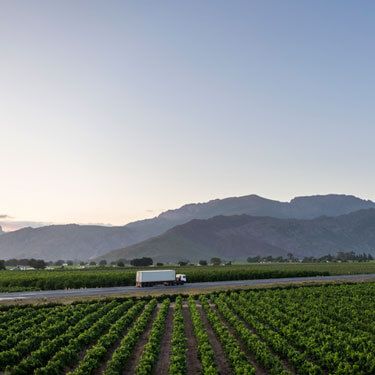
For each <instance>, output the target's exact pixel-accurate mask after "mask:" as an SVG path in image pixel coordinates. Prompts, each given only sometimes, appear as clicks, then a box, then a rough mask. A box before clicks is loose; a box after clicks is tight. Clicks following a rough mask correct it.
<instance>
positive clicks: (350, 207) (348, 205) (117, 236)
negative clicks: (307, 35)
mask: <svg viewBox="0 0 375 375" xmlns="http://www.w3.org/2000/svg"><path fill="white" fill-rule="evenodd" d="M368 208H375V203H374V202H372V201H369V200H363V199H360V198H357V197H354V196H352V195H337V194H330V195H317V196H309V197H297V198H294V199H292V200H291V201H290V202H279V201H275V200H270V199H266V198H262V197H260V196H258V195H247V196H243V197H232V198H225V199H215V200H212V201H209V202H206V203H194V204H187V205H184V206H182V207H180V208H178V209H174V210H168V211H165V212H163V213H161V214H160V215H159V216H158V217H155V218H152V219H146V220H141V221H136V222H133V223H129V224H127V225H125V226H120V227H104V226H98V225H75V224H70V225H51V226H45V227H41V228H35V229H33V228H23V229H20V230H17V231H15V232H10V233H4V234H2V235H1V237H0V259H9V258H21V257H23V258H30V257H35V258H43V259H46V260H57V259H82V260H86V259H91V258H95V257H98V256H100V255H102V254H105V253H107V252H109V251H111V250H113V249H119V248H124V247H127V246H130V245H133V244H137V243H140V242H142V241H144V240H147V239H150V238H152V237H155V236H159V235H160V234H162V233H164V232H165V231H167V230H169V229H171V228H173V227H175V226H176V225H181V224H185V223H187V222H189V221H191V220H193V219H208V218H212V217H214V216H218V215H224V216H232V215H242V214H246V215H252V216H270V217H274V218H281V219H282V218H297V219H311V218H316V217H319V216H339V215H343V214H347V213H350V212H354V211H358V210H362V209H368Z"/></svg>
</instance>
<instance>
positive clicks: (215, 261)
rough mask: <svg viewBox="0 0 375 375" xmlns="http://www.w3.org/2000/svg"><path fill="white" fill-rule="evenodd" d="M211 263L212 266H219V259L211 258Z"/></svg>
mask: <svg viewBox="0 0 375 375" xmlns="http://www.w3.org/2000/svg"><path fill="white" fill-rule="evenodd" d="M211 264H213V265H214V266H220V264H221V259H220V258H217V257H214V258H211Z"/></svg>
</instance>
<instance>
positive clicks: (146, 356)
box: [135, 299, 170, 375]
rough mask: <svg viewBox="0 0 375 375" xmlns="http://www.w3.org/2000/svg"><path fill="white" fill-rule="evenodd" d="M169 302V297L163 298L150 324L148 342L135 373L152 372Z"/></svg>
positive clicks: (158, 350)
mask: <svg viewBox="0 0 375 375" xmlns="http://www.w3.org/2000/svg"><path fill="white" fill-rule="evenodd" d="M169 304H170V301H169V299H165V300H164V301H163V303H162V304H161V307H160V310H159V312H158V314H157V316H156V319H155V320H154V322H153V324H152V328H151V332H150V335H149V338H148V342H147V344H146V345H145V347H144V349H143V352H142V355H141V358H140V359H139V362H138V365H137V368H136V369H135V373H136V374H137V375H149V374H152V371H153V368H154V366H155V364H156V361H157V359H158V355H159V352H160V341H161V338H162V336H163V333H164V330H165V320H166V317H167V314H168V309H169Z"/></svg>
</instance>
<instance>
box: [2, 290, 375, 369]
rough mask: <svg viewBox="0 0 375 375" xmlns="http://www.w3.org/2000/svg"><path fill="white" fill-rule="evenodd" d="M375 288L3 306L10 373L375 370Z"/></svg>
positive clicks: (4, 342)
mask: <svg viewBox="0 0 375 375" xmlns="http://www.w3.org/2000/svg"><path fill="white" fill-rule="evenodd" d="M374 321H375V284H374V283H362V284H352V285H326V286H314V287H298V288H279V289H272V290H257V291H233V292H220V293H212V294H209V295H200V296H194V297H193V296H177V297H176V298H175V299H172V298H171V299H168V298H164V297H161V298H159V299H152V298H137V299H131V298H127V299H126V298H123V299H113V300H101V301H94V302H79V303H74V304H68V305H59V304H50V305H43V306H37V305H35V306H34V305H25V306H22V307H20V306H17V307H10V306H3V307H2V308H1V310H0V371H3V372H5V373H6V374H8V373H9V374H39V375H41V374H75V375H78V374H82V375H84V374H85V375H86V374H107V375H115V374H138V375H143V374H229V375H230V374H243V375H244V374H258V375H264V374H285V375H286V374H374V373H375V341H374V335H375V326H374Z"/></svg>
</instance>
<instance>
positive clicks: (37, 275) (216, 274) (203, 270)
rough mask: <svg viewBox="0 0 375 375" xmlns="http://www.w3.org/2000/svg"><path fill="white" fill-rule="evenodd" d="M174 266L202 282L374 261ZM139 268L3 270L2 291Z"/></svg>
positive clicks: (357, 270)
mask: <svg viewBox="0 0 375 375" xmlns="http://www.w3.org/2000/svg"><path fill="white" fill-rule="evenodd" d="M167 268H168V267H167ZM169 268H170V266H169ZM172 268H173V267H172ZM175 268H176V269H178V272H179V273H183V274H186V275H187V278H188V281H189V282H202V281H225V280H248V279H271V278H280V277H303V276H327V275H345V274H346V275H347V274H362V273H363V274H364V273H375V262H366V263H317V264H312V263H311V264H308V263H307V264H301V263H290V264H251V265H232V266H208V267H205V266H203V267H197V266H190V267H175ZM152 269H157V268H152ZM136 271H137V268H130V267H129V268H122V269H121V268H120V269H119V268H110V267H107V268H92V269H83V270H74V269H73V270H70V269H61V270H42V271H0V292H12V291H23V290H55V289H67V288H94V287H112V286H127V285H134V283H135V274H136Z"/></svg>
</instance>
